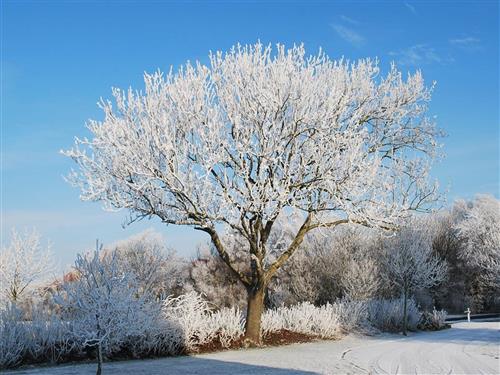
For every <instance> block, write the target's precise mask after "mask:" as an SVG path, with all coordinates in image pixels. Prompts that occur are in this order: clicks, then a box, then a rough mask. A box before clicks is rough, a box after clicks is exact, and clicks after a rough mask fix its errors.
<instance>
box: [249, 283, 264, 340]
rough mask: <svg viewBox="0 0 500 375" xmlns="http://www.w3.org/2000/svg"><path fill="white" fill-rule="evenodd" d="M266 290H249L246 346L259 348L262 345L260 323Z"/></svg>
mask: <svg viewBox="0 0 500 375" xmlns="http://www.w3.org/2000/svg"><path fill="white" fill-rule="evenodd" d="M265 291H266V288H265V287H260V288H248V290H247V292H248V304H247V319H246V323H245V344H246V345H248V346H259V345H260V344H261V335H260V323H261V317H262V312H263V311H264V295H265Z"/></svg>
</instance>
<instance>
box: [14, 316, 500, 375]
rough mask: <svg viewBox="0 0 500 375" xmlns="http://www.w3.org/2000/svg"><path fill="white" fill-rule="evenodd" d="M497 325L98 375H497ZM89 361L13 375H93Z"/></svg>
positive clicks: (140, 365) (108, 366)
mask: <svg viewBox="0 0 500 375" xmlns="http://www.w3.org/2000/svg"><path fill="white" fill-rule="evenodd" d="M499 350H500V324H499V323H498V322H471V323H456V324H453V326H452V328H451V329H448V330H444V331H439V332H423V333H415V334H411V335H410V336H408V337H403V336H399V335H388V334H386V335H381V336H376V337H354V336H349V337H346V338H344V339H342V340H340V341H319V342H314V343H308V344H296V345H290V346H285V347H276V348H267V349H252V350H240V351H227V352H220V353H212V354H204V355H198V356H192V357H177V358H164V359H158V360H144V361H127V362H114V363H105V364H104V368H103V374H104V375H106V374H110V375H111V374H112V375H124V374H134V375H143V374H151V375H158V374H179V375H180V374H214V375H215V374H221V375H227V374H259V375H263V374H270V375H281V374H416V373H417V374H500V360H499V355H500V353H499ZM93 373H95V366H94V365H91V364H85V365H73V366H58V367H51V368H38V369H26V370H19V371H15V372H12V374H17V375H20V374H33V375H34V374H37V375H40V374H51V375H52V374H53V375H69V374H93Z"/></svg>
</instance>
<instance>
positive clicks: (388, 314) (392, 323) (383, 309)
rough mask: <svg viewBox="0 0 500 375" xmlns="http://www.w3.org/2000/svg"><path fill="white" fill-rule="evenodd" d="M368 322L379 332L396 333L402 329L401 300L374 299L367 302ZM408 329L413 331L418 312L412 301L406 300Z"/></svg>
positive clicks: (417, 320) (416, 322) (418, 317)
mask: <svg viewBox="0 0 500 375" xmlns="http://www.w3.org/2000/svg"><path fill="white" fill-rule="evenodd" d="M367 309H368V320H369V322H370V323H371V324H372V325H373V326H374V327H375V328H378V329H380V330H381V331H388V332H396V331H399V330H401V329H402V327H403V299H402V298H400V299H393V300H385V299H375V300H370V301H368V302H367ZM407 309H408V318H407V319H408V329H410V330H415V329H416V328H417V324H418V322H419V320H420V312H419V311H418V306H417V304H416V302H415V300H414V299H408V307H407Z"/></svg>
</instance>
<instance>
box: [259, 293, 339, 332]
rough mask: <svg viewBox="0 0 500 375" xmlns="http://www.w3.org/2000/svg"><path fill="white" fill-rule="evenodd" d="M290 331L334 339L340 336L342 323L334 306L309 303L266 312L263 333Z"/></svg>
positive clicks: (263, 318)
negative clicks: (318, 305)
mask: <svg viewBox="0 0 500 375" xmlns="http://www.w3.org/2000/svg"><path fill="white" fill-rule="evenodd" d="M280 330H288V331H292V332H297V333H303V334H307V335H313V336H319V337H321V338H334V337H337V336H338V335H339V334H340V322H339V317H338V315H337V313H336V312H335V309H334V307H333V306H332V305H330V304H326V305H324V306H321V307H316V306H314V305H312V304H311V303H309V302H303V303H301V304H298V305H295V306H290V307H279V308H277V309H270V310H267V311H265V312H264V314H263V316H262V332H263V334H269V333H272V332H278V331H280Z"/></svg>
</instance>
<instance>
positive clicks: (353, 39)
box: [332, 24, 365, 46]
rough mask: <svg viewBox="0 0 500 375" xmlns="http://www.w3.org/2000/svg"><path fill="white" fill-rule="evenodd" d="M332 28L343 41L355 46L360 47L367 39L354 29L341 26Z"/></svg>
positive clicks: (336, 25)
mask: <svg viewBox="0 0 500 375" xmlns="http://www.w3.org/2000/svg"><path fill="white" fill-rule="evenodd" d="M332 27H333V29H334V30H335V32H336V33H337V34H338V35H339V36H340V37H341V38H342V39H344V40H345V41H346V42H349V43H351V44H353V45H355V46H360V45H361V44H363V43H364V41H365V38H364V37H363V36H362V35H361V34H359V33H358V32H357V31H355V30H353V29H350V28H348V27H345V26H342V25H339V24H333V25H332Z"/></svg>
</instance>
